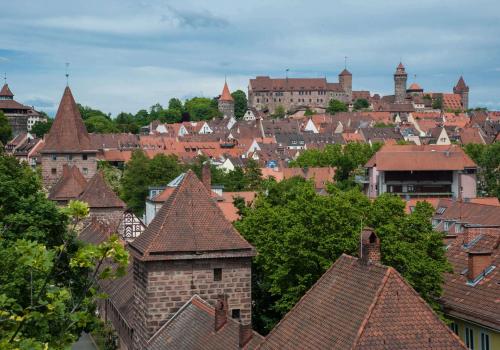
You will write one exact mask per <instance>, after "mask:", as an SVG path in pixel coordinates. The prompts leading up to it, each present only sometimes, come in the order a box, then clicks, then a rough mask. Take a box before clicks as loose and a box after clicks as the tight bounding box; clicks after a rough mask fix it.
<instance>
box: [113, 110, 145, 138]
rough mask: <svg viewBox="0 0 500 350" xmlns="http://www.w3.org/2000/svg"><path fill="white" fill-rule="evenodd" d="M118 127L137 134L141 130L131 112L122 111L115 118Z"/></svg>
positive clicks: (123, 130) (120, 129)
mask: <svg viewBox="0 0 500 350" xmlns="http://www.w3.org/2000/svg"><path fill="white" fill-rule="evenodd" d="M114 122H115V126H116V128H117V129H118V130H119V131H121V132H127V133H132V134H137V133H138V132H139V125H138V124H137V123H136V121H135V118H134V116H133V115H132V114H130V113H125V112H121V113H119V114H118V115H117V116H116V118H115V119H114Z"/></svg>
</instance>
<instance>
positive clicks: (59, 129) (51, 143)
mask: <svg viewBox="0 0 500 350" xmlns="http://www.w3.org/2000/svg"><path fill="white" fill-rule="evenodd" d="M89 151H90V152H96V150H95V149H94V148H92V145H91V142H90V137H89V134H88V133H87V129H86V128H85V124H83V120H82V117H81V116H80V111H79V110H78V107H77V106H76V103H75V99H74V98H73V95H72V93H71V90H70V88H69V87H68V86H67V87H66V89H64V94H63V97H62V99H61V103H60V104H59V109H58V110H57V113H56V118H55V119H54V124H52V127H51V128H50V131H49V133H48V134H47V136H46V137H45V146H44V148H43V150H42V153H53V152H61V153H82V152H89Z"/></svg>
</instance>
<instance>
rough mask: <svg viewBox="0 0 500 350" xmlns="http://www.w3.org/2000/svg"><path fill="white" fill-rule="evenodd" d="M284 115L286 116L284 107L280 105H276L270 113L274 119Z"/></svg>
mask: <svg viewBox="0 0 500 350" xmlns="http://www.w3.org/2000/svg"><path fill="white" fill-rule="evenodd" d="M285 116H286V111H285V107H283V106H282V105H278V106H277V107H276V109H275V110H274V113H273V114H272V115H271V117H272V118H276V119H283V118H285Z"/></svg>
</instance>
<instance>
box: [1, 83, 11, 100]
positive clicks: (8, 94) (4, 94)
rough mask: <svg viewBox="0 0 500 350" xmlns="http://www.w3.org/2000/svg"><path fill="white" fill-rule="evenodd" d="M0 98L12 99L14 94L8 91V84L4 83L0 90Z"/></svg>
mask: <svg viewBox="0 0 500 350" xmlns="http://www.w3.org/2000/svg"><path fill="white" fill-rule="evenodd" d="M0 100H10V101H12V100H14V94H13V93H12V91H10V88H9V84H7V83H5V84H4V85H3V87H2V90H0Z"/></svg>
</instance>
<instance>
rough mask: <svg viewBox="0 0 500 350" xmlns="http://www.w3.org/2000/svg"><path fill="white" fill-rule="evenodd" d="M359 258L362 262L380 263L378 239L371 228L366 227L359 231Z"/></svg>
mask: <svg viewBox="0 0 500 350" xmlns="http://www.w3.org/2000/svg"><path fill="white" fill-rule="evenodd" d="M360 249H361V251H360V252H359V257H360V260H361V262H362V263H363V264H365V265H367V264H369V263H380V240H379V238H378V237H377V235H376V234H375V232H373V229H372V228H369V227H366V228H365V229H363V232H361V245H360Z"/></svg>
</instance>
